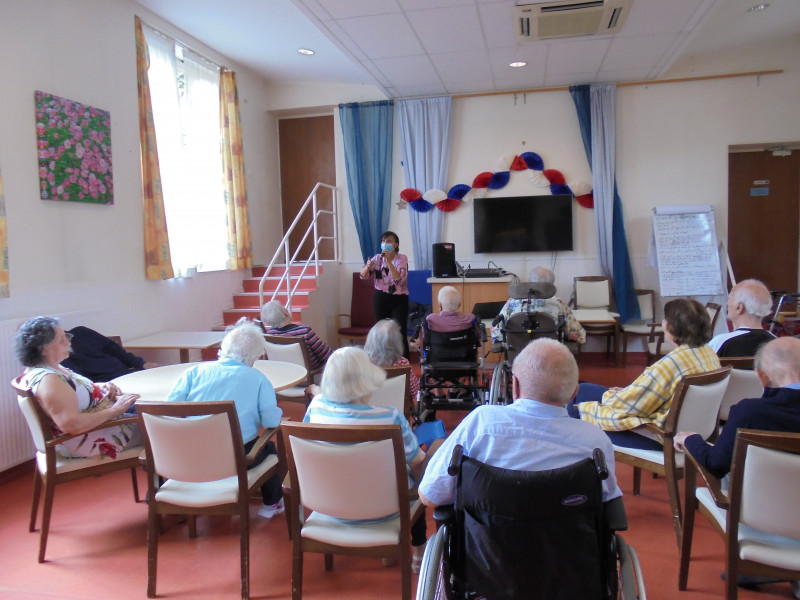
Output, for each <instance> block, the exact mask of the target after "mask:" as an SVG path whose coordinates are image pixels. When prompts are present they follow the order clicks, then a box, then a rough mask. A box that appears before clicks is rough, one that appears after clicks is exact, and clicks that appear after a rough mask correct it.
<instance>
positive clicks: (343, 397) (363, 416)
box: [303, 346, 427, 573]
mask: <svg viewBox="0 0 800 600" xmlns="http://www.w3.org/2000/svg"><path fill="white" fill-rule="evenodd" d="M385 379H386V372H385V371H384V370H383V369H381V368H380V367H378V366H376V365H373V364H372V363H371V362H370V360H369V356H367V353H366V352H364V351H363V350H362V349H361V348H356V347H354V346H350V347H346V348H339V349H338V350H336V351H335V352H334V353H333V354H331V356H330V358H329V359H328V363H327V364H326V365H325V371H324V372H323V373H322V383H321V386H320V387H321V394H320V395H318V396H315V397H314V399H313V400H311V403H310V404H309V405H308V409H307V411H306V415H305V417H303V422H305V423H322V424H328V425H400V428H401V430H402V432H403V445H404V447H405V453H406V462H407V463H408V466H409V468H410V469H411V473H412V476H413V478H414V480H416V481H419V479H420V478H421V476H422V472H421V470H422V466H423V465H424V460H425V454H424V453H423V452H422V450H420V447H419V443H418V442H417V438H416V436H415V435H414V432H413V431H411V426H410V425H409V424H408V420H407V419H406V418H405V417H404V416H403V415H401V414H400V413H399V412H397V409H395V408H389V407H383V406H370V405H369V397H370V395H371V394H372V392H374V391H375V390H377V389H378V388H380V387H381V385H383V382H384V380H385ZM426 537H427V533H426V526H425V515H424V514H423V515H422V516H420V518H419V519H417V520H416V522H415V523H414V525H413V526H412V527H411V545H412V546H413V554H412V563H411V569H412V571H414V572H415V573H419V568H420V565H421V564H422V555H423V553H424V552H425V541H426ZM384 564H387V563H384Z"/></svg>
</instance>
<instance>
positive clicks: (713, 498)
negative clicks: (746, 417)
mask: <svg viewBox="0 0 800 600" xmlns="http://www.w3.org/2000/svg"><path fill="white" fill-rule="evenodd" d="M696 473H700V475H701V476H702V478H703V480H704V482H705V484H706V487H701V488H697V487H696ZM798 499H800V434H797V433H778V432H767V431H755V430H748V429H740V430H739V431H738V432H737V435H736V445H735V447H734V452H733V463H732V469H731V477H730V487H729V490H728V494H727V496H726V495H725V494H724V493H723V490H722V488H721V485H720V481H719V480H718V479H716V478H715V477H714V476H713V475H711V473H709V472H708V471H706V470H705V469H703V467H702V466H700V465H699V464H698V463H697V461H696V460H695V459H694V458H693V457H691V456H689V458H688V459H687V461H686V482H685V487H684V504H685V511H684V525H683V529H684V536H683V541H682V544H681V555H680V571H679V575H678V587H679V588H680V589H681V590H685V589H686V586H687V583H688V578H689V562H690V560H691V550H692V534H693V531H694V515H695V511H696V510H699V511H700V512H701V513H703V514H704V515H705V516H706V517H707V518H708V519H709V521H710V522H711V524H712V526H713V527H714V529H715V530H716V531H717V532H718V533H719V534H720V535H721V536H722V537H723V539H724V540H725V546H726V553H725V555H726V556H725V562H726V565H725V571H726V573H727V577H726V582H725V586H726V594H725V598H726V599H727V600H736V597H737V594H738V586H737V580H738V576H739V575H756V576H763V577H771V578H772V577H774V578H776V579H785V580H796V579H800V520H798V518H797V512H798V509H800V505H798V503H799V502H800V500H798Z"/></svg>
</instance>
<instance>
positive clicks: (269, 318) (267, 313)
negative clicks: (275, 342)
mask: <svg viewBox="0 0 800 600" xmlns="http://www.w3.org/2000/svg"><path fill="white" fill-rule="evenodd" d="M284 321H286V314H285V313H284V312H283V304H281V303H280V302H278V301H277V300H270V301H269V302H267V303H266V304H265V305H264V306H262V307H261V322H262V323H266V324H267V325H269V326H270V327H281V326H282V325H283V323H284Z"/></svg>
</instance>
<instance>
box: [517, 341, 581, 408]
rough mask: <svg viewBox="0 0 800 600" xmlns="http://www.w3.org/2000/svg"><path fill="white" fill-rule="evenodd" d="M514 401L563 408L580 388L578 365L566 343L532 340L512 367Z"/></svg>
mask: <svg viewBox="0 0 800 600" xmlns="http://www.w3.org/2000/svg"><path fill="white" fill-rule="evenodd" d="M512 370H513V373H514V378H515V383H514V398H515V399H516V398H528V399H531V400H538V401H539V402H546V403H547V404H555V405H557V406H563V405H565V404H566V403H567V402H569V401H570V400H572V398H573V397H574V396H575V392H576V390H577V389H578V363H576V362H575V358H574V357H573V356H572V353H571V352H570V351H569V350H568V349H567V347H566V346H565V345H564V344H560V343H558V342H557V341H555V340H552V339H549V338H541V339H538V340H534V341H532V342H531V343H530V344H528V345H527V346H525V348H524V349H523V350H522V352H520V353H519V354H518V355H517V358H516V359H515V360H514V366H513V367H512Z"/></svg>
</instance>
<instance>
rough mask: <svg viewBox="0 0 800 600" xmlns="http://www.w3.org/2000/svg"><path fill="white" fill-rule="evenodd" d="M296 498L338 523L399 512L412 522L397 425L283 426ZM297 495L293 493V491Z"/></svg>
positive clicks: (306, 424)
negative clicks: (337, 519) (339, 521)
mask: <svg viewBox="0 0 800 600" xmlns="http://www.w3.org/2000/svg"><path fill="white" fill-rule="evenodd" d="M281 436H282V438H283V444H284V448H285V451H286V460H287V464H288V467H289V475H290V477H291V481H292V482H293V486H294V487H293V494H292V504H293V506H294V502H295V498H297V499H298V503H299V505H302V506H303V507H305V509H306V510H308V511H316V512H319V513H321V514H324V515H328V516H331V517H337V518H340V519H359V520H360V519H378V518H381V517H386V516H388V515H392V514H395V513H398V512H400V513H401V520H402V518H403V514H404V515H405V520H406V523H407V522H408V521H407V520H408V500H407V496H408V481H407V475H406V464H405V453H404V451H403V436H402V433H401V431H400V426H399V425H315V424H308V423H294V422H288V423H284V424H282V425H281ZM295 489H296V490H297V491H298V493H297V494H294V490H295Z"/></svg>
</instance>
